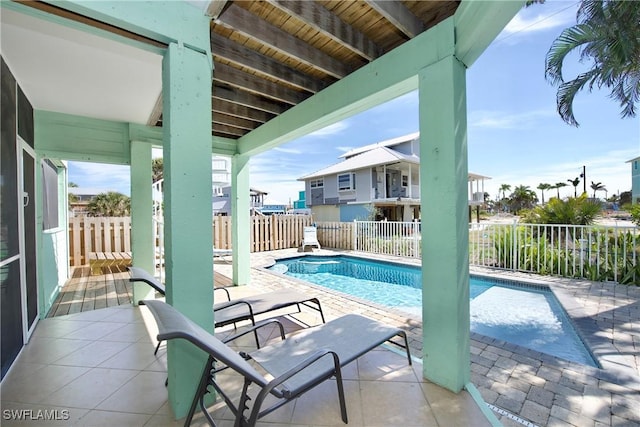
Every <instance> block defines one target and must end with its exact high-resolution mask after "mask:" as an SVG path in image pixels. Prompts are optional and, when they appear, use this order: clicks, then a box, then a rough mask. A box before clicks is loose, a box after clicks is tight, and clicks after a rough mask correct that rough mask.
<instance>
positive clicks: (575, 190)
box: [567, 177, 580, 197]
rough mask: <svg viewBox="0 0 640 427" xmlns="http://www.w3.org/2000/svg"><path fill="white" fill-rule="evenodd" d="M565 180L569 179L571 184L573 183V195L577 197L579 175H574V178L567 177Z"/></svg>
mask: <svg viewBox="0 0 640 427" xmlns="http://www.w3.org/2000/svg"><path fill="white" fill-rule="evenodd" d="M567 181H569V182H570V183H571V185H573V197H578V185H579V184H580V177H576V178H575V179H568V180H567Z"/></svg>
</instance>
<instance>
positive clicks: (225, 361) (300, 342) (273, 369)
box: [144, 300, 411, 427]
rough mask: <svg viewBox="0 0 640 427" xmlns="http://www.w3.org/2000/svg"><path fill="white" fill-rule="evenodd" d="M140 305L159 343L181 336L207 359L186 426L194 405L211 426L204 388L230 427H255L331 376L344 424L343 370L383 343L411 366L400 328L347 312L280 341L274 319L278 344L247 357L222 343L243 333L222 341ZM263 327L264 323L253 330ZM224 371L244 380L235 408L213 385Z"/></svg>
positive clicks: (156, 306) (162, 307)
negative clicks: (219, 401)
mask: <svg viewBox="0 0 640 427" xmlns="http://www.w3.org/2000/svg"><path fill="white" fill-rule="evenodd" d="M144 303H145V304H146V305H147V306H148V308H149V310H150V311H151V313H152V314H153V316H154V318H155V319H156V322H157V324H158V331H159V332H158V339H159V340H170V339H177V338H182V339H185V340H187V341H189V342H191V343H192V344H194V345H195V346H197V347H198V348H200V349H202V350H203V351H205V352H206V353H207V354H208V355H209V357H208V360H207V363H206V364H205V366H204V370H203V372H202V376H201V377H200V382H199V385H198V388H197V389H196V392H195V395H194V398H193V401H192V402H191V408H190V409H189V413H188V414H187V417H186V419H185V424H184V425H185V426H188V425H190V423H191V420H192V418H193V415H194V414H195V410H196V406H198V405H199V406H200V409H201V411H202V412H203V414H204V415H205V417H206V418H207V421H208V422H209V424H211V425H213V426H215V422H214V420H213V418H212V417H211V415H210V414H209V412H208V410H207V408H206V406H205V404H204V398H205V396H206V395H207V394H209V393H211V392H210V391H209V389H208V388H209V386H212V387H213V388H214V389H215V390H216V392H217V393H218V394H219V395H220V396H221V397H222V398H223V399H224V401H225V403H226V405H227V407H228V408H229V409H230V410H231V412H232V413H233V414H234V417H235V424H234V425H235V426H237V427H251V426H255V424H256V422H257V421H258V420H259V419H260V418H262V417H264V416H265V415H267V414H269V413H271V412H273V411H274V410H276V409H277V408H279V407H281V406H282V405H284V404H285V403H287V402H289V401H291V400H294V399H296V398H298V397H299V396H300V395H302V394H303V393H305V392H307V391H309V390H311V389H312V388H313V387H315V386H317V385H319V384H320V383H322V382H323V381H325V380H327V379H329V378H331V377H335V378H336V385H337V388H338V398H339V401H340V413H341V416H342V420H343V421H344V423H345V424H346V423H347V422H348V419H347V408H346V402H345V396H344V387H343V383H342V371H341V368H342V367H344V366H345V365H347V364H349V363H350V362H352V361H354V360H355V359H357V358H358V357H360V356H362V355H363V354H365V353H367V352H368V351H370V350H372V349H374V348H375V347H377V346H379V345H380V344H383V343H384V342H386V341H390V342H393V343H394V344H397V345H400V346H402V347H404V348H405V349H406V352H407V360H408V362H409V365H411V354H410V352H409V346H408V341H407V335H406V333H405V332H404V331H403V330H402V329H398V328H394V327H391V326H387V325H384V324H382V323H380V322H378V321H375V320H372V319H369V318H366V317H363V316H360V315H356V314H349V315H346V316H343V317H340V318H337V319H335V320H332V321H330V322H328V323H325V324H323V325H319V326H315V327H312V328H309V329H304V330H302V331H301V332H299V333H296V334H295V335H293V336H292V337H290V338H287V339H284V332H283V328H282V325H280V324H279V323H278V322H277V321H275V320H273V321H272V322H275V323H278V325H280V335H281V337H282V339H283V340H282V341H277V342H276V343H275V344H272V345H268V346H266V347H263V348H261V349H258V350H255V351H253V352H251V353H248V354H247V353H236V352H235V351H234V350H233V349H231V348H230V347H228V346H227V345H226V342H229V341H231V340H232V339H234V338H237V337H238V336H242V335H244V334H246V333H248V331H247V332H243V333H242V334H239V335H236V336H235V337H231V338H229V339H227V340H226V342H223V341H220V340H218V339H217V338H215V337H214V336H213V335H211V334H210V333H209V332H207V331H205V330H204V329H202V328H201V327H200V326H198V325H196V324H195V323H193V322H192V321H191V320H189V319H188V318H187V317H186V316H184V315H183V314H182V313H180V312H179V311H178V310H176V309H175V308H173V307H171V306H170V305H168V304H166V303H164V302H162V301H158V300H151V301H144ZM262 326H265V324H262V325H258V326H255V327H254V328H260V327H262ZM252 329H253V328H252ZM396 336H398V337H400V338H402V339H403V341H404V342H403V343H396V342H394V341H391V339H392V338H394V337H396ZM249 359H253V360H254V362H256V363H257V364H258V365H260V367H261V368H262V369H263V370H264V371H266V373H267V375H262V374H261V373H259V372H258V371H257V370H256V368H254V366H253V365H252V364H251V363H249V362H248V360H249ZM224 369H232V370H234V371H235V372H237V373H239V374H240V375H242V377H243V378H244V385H243V388H242V392H241V394H240V397H239V400H238V402H237V404H234V401H233V399H232V398H231V397H230V396H229V395H228V394H227V393H226V392H225V391H224V390H223V389H222V387H221V386H220V384H218V383H217V382H216V378H215V374H216V373H218V372H220V371H222V370H224ZM250 388H251V389H253V388H257V389H258V390H259V392H258V394H257V396H256V397H255V398H254V399H251V398H250V397H249V390H250ZM256 391H257V390H256ZM269 395H272V396H275V397H276V398H277V399H278V400H276V401H275V402H274V403H273V404H272V405H271V406H269V407H267V408H265V409H262V408H261V407H262V404H263V403H264V400H265V398H267V397H268V396H269ZM250 400H253V405H252V407H251V408H249V407H248V403H249V401H250ZM249 409H250V411H249V413H248V414H247V415H245V411H247V410H249Z"/></svg>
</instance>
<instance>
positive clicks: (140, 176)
mask: <svg viewBox="0 0 640 427" xmlns="http://www.w3.org/2000/svg"><path fill="white" fill-rule="evenodd" d="M152 209H153V199H152V192H151V144H149V143H146V142H139V141H131V252H132V255H133V265H134V266H136V267H140V268H143V269H145V270H146V271H148V272H149V273H151V274H155V269H156V267H155V243H154V241H153V238H154V233H153V227H154V224H153V213H152ZM154 294H155V292H154V291H153V289H152V288H151V286H149V285H147V284H145V283H143V282H134V283H133V304H134V305H137V304H138V302H139V301H141V300H143V299H146V298H153V297H154Z"/></svg>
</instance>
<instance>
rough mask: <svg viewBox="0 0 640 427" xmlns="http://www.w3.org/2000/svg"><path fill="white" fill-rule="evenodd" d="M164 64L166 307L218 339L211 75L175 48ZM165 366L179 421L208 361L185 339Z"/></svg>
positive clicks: (206, 63)
mask: <svg viewBox="0 0 640 427" xmlns="http://www.w3.org/2000/svg"><path fill="white" fill-rule="evenodd" d="M162 65H163V75H162V81H163V101H164V104H163V122H164V123H163V125H164V141H163V157H164V166H165V171H164V172H165V182H164V184H165V185H164V196H165V210H164V214H165V252H166V260H165V270H166V276H165V278H166V287H167V302H168V303H169V304H171V305H172V306H174V307H175V308H176V309H178V310H179V311H181V312H182V313H184V314H185V315H187V316H188V317H189V318H191V320H193V321H194V322H196V323H197V324H198V325H200V326H202V327H203V328H205V329H207V330H209V331H211V332H213V310H212V303H213V250H212V247H213V246H212V245H213V239H212V235H211V218H212V205H211V194H212V192H211V72H212V69H211V64H210V60H209V58H208V57H207V55H206V54H203V53H200V52H196V51H194V50H191V49H189V48H187V47H185V46H183V45H177V44H175V43H171V44H170V45H169V47H168V49H167V52H166V54H165V57H164V59H163V64H162ZM167 359H168V376H169V402H170V404H171V407H172V408H173V412H174V414H175V416H176V417H177V418H182V417H183V416H185V415H186V413H187V412H188V409H189V404H190V402H191V399H192V398H193V394H194V392H195V388H196V386H197V384H198V378H199V376H200V374H201V371H202V368H203V366H204V362H205V360H206V358H205V354H204V353H203V352H202V351H200V350H198V349H196V348H195V347H194V346H193V345H191V344H189V343H187V342H185V341H183V340H171V341H169V343H168V351H167ZM160 386H161V385H160Z"/></svg>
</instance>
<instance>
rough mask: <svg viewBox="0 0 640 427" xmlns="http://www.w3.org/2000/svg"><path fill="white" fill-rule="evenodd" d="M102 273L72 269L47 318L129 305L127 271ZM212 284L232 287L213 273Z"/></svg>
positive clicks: (130, 298)
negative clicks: (92, 273)
mask: <svg viewBox="0 0 640 427" xmlns="http://www.w3.org/2000/svg"><path fill="white" fill-rule="evenodd" d="M102 271H103V273H104V274H102V275H98V276H96V275H93V276H92V275H91V269H90V268H89V266H88V265H87V266H81V267H74V268H73V271H72V274H71V278H70V279H69V280H68V281H67V283H65V285H64V286H63V287H62V289H61V290H60V294H59V295H58V297H57V298H56V300H55V302H54V303H53V305H52V306H51V309H50V310H49V313H48V314H47V317H55V316H65V315H67V314H73V313H79V312H81V311H89V310H97V309H99V308H106V307H113V306H116V305H123V304H131V301H132V300H133V293H132V286H131V282H129V272H128V271H127V269H126V267H118V266H112V267H109V268H105V267H103V269H102ZM213 281H214V286H215V287H226V286H232V285H233V281H232V280H231V279H230V278H229V277H227V276H224V275H222V274H220V273H217V272H214V279H213Z"/></svg>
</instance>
